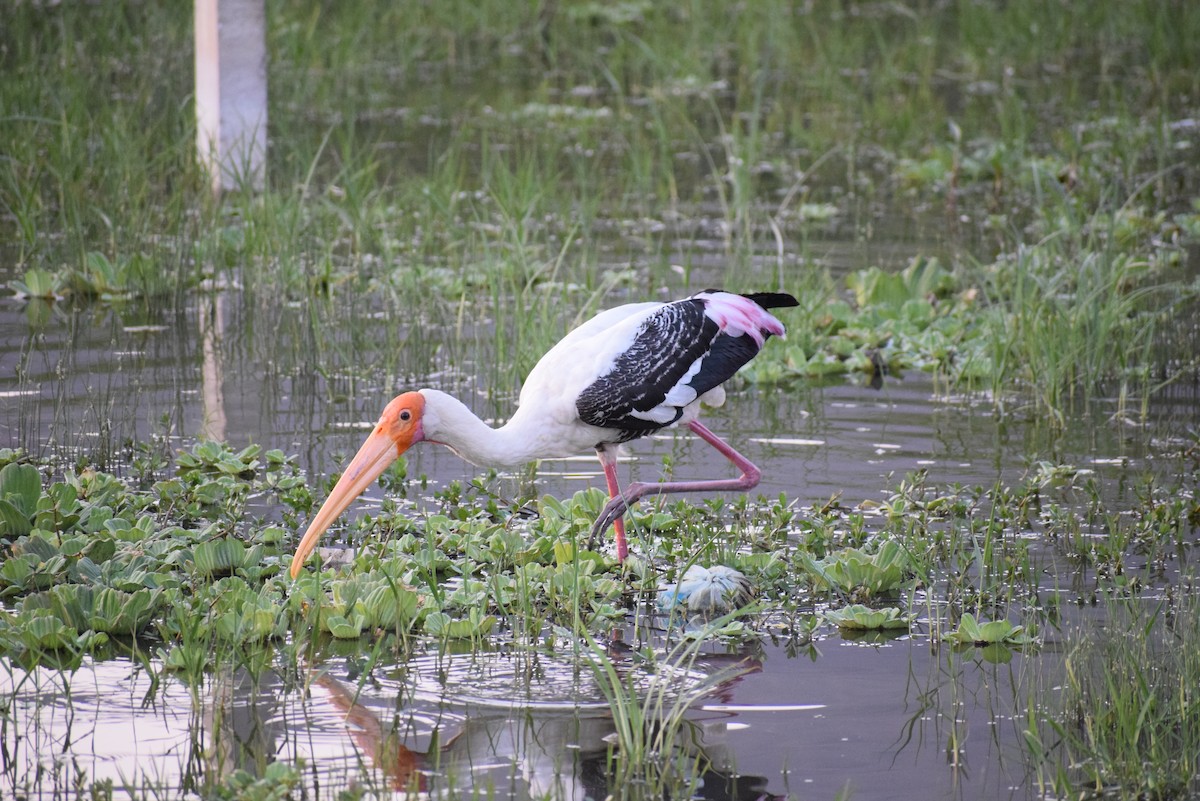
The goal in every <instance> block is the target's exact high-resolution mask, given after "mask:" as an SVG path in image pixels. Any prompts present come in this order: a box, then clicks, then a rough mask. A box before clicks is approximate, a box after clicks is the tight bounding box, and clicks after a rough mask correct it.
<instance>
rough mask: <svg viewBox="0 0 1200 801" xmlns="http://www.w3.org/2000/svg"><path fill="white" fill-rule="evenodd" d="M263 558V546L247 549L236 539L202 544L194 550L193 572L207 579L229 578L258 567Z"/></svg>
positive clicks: (198, 544) (210, 541) (217, 540)
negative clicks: (244, 570) (231, 575)
mask: <svg viewBox="0 0 1200 801" xmlns="http://www.w3.org/2000/svg"><path fill="white" fill-rule="evenodd" d="M261 558H262V546H259V545H256V546H254V547H253V548H246V544H245V543H244V542H242V541H241V540H238V539H234V538H225V539H216V540H209V541H207V542H200V543H197V544H196V547H195V548H193V549H192V571H193V572H194V573H195V574H196V575H197V576H199V577H201V578H205V579H212V578H217V577H220V576H228V575H230V574H232V573H235V572H238V571H240V570H242V569H243V568H247V567H250V566H252V565H256V564H258V563H259V561H260V560H261Z"/></svg>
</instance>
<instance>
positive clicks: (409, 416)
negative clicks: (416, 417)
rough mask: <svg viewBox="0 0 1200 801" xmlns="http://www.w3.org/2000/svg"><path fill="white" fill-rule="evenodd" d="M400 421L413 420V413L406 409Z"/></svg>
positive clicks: (401, 413)
mask: <svg viewBox="0 0 1200 801" xmlns="http://www.w3.org/2000/svg"><path fill="white" fill-rule="evenodd" d="M400 419H401V420H411V419H412V412H410V411H409V410H408V409H405V410H404V411H402V412H400Z"/></svg>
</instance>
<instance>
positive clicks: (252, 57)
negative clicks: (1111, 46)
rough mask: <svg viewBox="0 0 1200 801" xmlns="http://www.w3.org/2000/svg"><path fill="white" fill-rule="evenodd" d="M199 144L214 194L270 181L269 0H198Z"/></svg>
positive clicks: (196, 10) (197, 86) (197, 131)
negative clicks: (268, 101) (268, 132)
mask: <svg viewBox="0 0 1200 801" xmlns="http://www.w3.org/2000/svg"><path fill="white" fill-rule="evenodd" d="M195 4H196V5H195V13H196V33H195V36H196V146H197V151H198V154H199V158H200V163H201V164H202V165H204V167H205V169H207V170H208V174H209V175H210V176H211V178H212V187H213V192H216V193H219V192H221V191H222V190H225V189H235V188H250V189H254V190H261V189H262V188H263V186H264V184H265V182H266V156H267V37H266V16H267V15H266V6H265V0H195Z"/></svg>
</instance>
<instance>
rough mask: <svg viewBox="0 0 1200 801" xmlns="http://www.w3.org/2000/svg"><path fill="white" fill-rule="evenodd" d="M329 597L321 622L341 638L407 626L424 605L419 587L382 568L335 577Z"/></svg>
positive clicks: (325, 628) (324, 627)
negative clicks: (359, 573)
mask: <svg viewBox="0 0 1200 801" xmlns="http://www.w3.org/2000/svg"><path fill="white" fill-rule="evenodd" d="M329 601H330V604H329V612H328V614H324V615H322V617H321V626H322V628H323V629H324V630H325V631H328V632H329V633H330V634H332V635H333V636H334V637H336V638H338V639H354V638H356V637H359V636H361V635H362V633H363V632H364V631H369V630H373V629H381V630H384V631H404V630H407V629H408V628H410V627H411V626H412V624H413V622H414V621H415V620H416V619H417V614H418V611H419V609H420V606H421V600H420V596H419V595H417V592H416V590H414V589H412V588H411V587H408V586H407V585H405V584H404V583H402V582H400V581H399V580H398V579H396V578H395V577H394V576H391V575H388V574H386V573H383V572H382V571H373V572H371V573H368V574H364V575H357V576H351V577H350V578H346V579H340V580H336V581H334V582H333V584H332V585H331V587H330V595H329Z"/></svg>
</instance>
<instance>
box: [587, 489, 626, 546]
mask: <svg viewBox="0 0 1200 801" xmlns="http://www.w3.org/2000/svg"><path fill="white" fill-rule="evenodd" d="M628 509H629V502H628V501H626V500H625V498H623V497H622V496H620V495H618V496H617V497H615V498H612V499H610V500H609V502H608V503H607V504H605V505H604V508H603V509H601V510H600V516H599V517H597V518H596V522H595V523H593V524H592V531H591V533H590V534H588V549H589V550H593V551H594V550H596V548H598V547H599V546H600V542H601V538H602V537H603V536H604V532H605V531H607V530H608V528H609V526H612V527H613V529H615V533H616V540H617V561H618V562H624V561H625V557H626V555H628V553H629V546H628V545H627V544H626V542H625V526H624V520H623V518H624V516H625V512H626V511H627V510H628Z"/></svg>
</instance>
